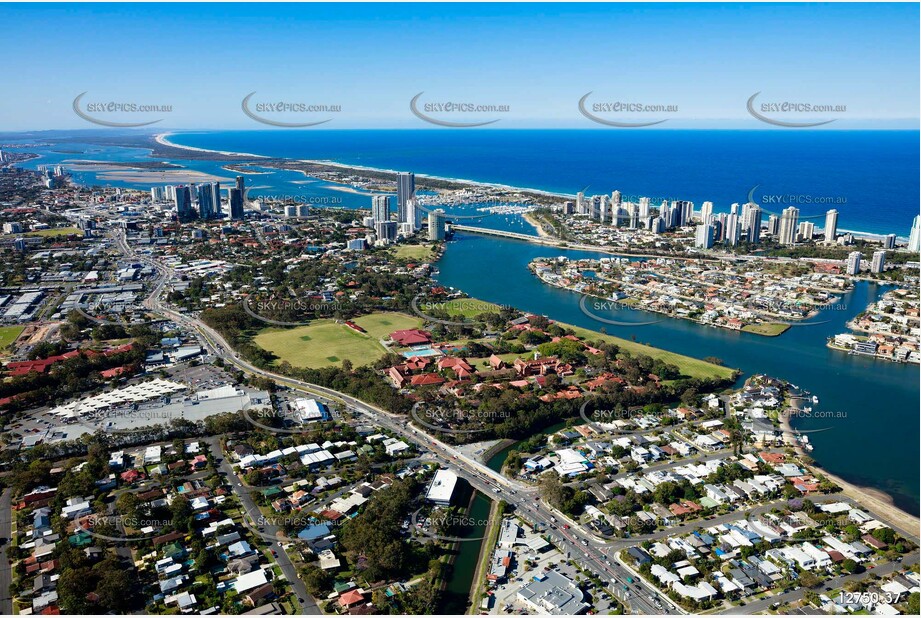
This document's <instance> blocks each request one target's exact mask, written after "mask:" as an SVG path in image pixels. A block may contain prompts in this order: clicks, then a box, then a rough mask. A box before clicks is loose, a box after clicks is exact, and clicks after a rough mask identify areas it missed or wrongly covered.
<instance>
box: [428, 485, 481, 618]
mask: <svg viewBox="0 0 921 618" xmlns="http://www.w3.org/2000/svg"><path fill="white" fill-rule="evenodd" d="M470 491H471V490H470V489H469V486H468V491H466V492H464V495H463V497H462V498H461V501H462V503H468V502H466V500H467V499H468V498H469V496H470ZM472 491H473V502H472V503H470V504H471V506H470V511H469V512H468V514H467V517H469V520H470V523H471V525H469V526H465V527H464V528H463V530H462V531H460V532H458V534H457V536H458V537H460V538H463V539H469V540H467V541H461V542H459V543H457V544H456V548H455V550H454V552H455V553H454V565H453V568H452V571H451V574H450V575H449V576H448V581H447V585H446V586H445V589H444V591H443V593H442V596H441V602H440V603H439V607H438V613H439V614H466V613H467V609H468V606H467V603H468V601H469V599H470V591H471V588H472V587H473V584H474V581H473V577H474V574H475V572H476V568H477V563H478V561H479V558H480V550H481V548H483V543H484V542H485V539H484V537H485V535H486V528H487V525H486V522H487V520H488V518H489V509H490V506H491V504H492V501H491V500H490V499H489V498H488V497H486V496H485V495H483V494H482V493H480V492H478V491H476V490H472Z"/></svg>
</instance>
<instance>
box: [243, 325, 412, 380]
mask: <svg viewBox="0 0 921 618" xmlns="http://www.w3.org/2000/svg"><path fill="white" fill-rule="evenodd" d="M354 322H355V323H356V324H358V325H359V326H361V327H362V328H364V329H365V330H366V331H367V333H366V334H363V333H358V332H356V331H355V330H353V329H351V328H349V327H348V326H346V325H345V324H342V323H336V321H335V320H317V321H316V322H313V323H312V324H308V325H307V326H299V327H297V328H290V329H280V328H267V329H265V330H263V331H261V332H260V333H259V334H258V335H256V338H255V343H256V345H258V346H259V347H261V348H263V349H264V350H268V351H270V352H272V353H274V354H275V355H276V356H278V358H279V362H281V361H287V362H289V363H291V364H292V365H294V366H295V367H311V368H315V369H316V368H320V367H329V366H332V365H340V364H341V363H342V361H343V360H345V359H348V360H350V361H352V364H354V365H355V366H356V367H357V366H360V365H367V364H369V363H371V362H373V361H375V360H377V359H378V358H380V357H381V356H383V355H384V353H385V352H386V349H385V348H384V346H382V345H381V344H380V341H379V340H380V339H383V338H385V337H386V336H387V335H389V334H390V333H392V332H393V331H395V330H404V329H407V328H418V327H420V326H422V320H421V319H419V318H416V317H414V316H410V315H406V314H403V313H374V314H371V315H365V316H362V317H360V318H356V319H355V320H354Z"/></svg>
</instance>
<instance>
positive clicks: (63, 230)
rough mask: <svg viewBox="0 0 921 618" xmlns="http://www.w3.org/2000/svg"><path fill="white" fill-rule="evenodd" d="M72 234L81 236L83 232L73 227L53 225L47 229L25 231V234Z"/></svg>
mask: <svg viewBox="0 0 921 618" xmlns="http://www.w3.org/2000/svg"><path fill="white" fill-rule="evenodd" d="M72 234H79V235H81V236H82V235H83V232H81V231H80V230H79V229H77V228H75V227H53V228H51V229H48V230H38V231H35V232H27V233H26V236H70V235H72Z"/></svg>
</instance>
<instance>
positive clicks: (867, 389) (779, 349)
mask: <svg viewBox="0 0 921 618" xmlns="http://www.w3.org/2000/svg"><path fill="white" fill-rule="evenodd" d="M599 255H600V254H598V253H593V252H586V251H574V250H567V249H557V248H553V247H546V246H541V245H536V244H532V243H528V242H525V241H520V240H514V239H507V238H499V237H493V236H484V235H480V234H471V233H457V234H456V235H455V236H454V239H453V240H452V241H451V242H449V243H448V247H447V250H446V251H445V253H444V255H443V256H442V258H441V260H440V261H439V263H438V269H439V271H440V272H439V274H438V276H437V279H438V281H439V283H441V284H443V285H446V286H452V287H455V288H458V289H460V290H463V291H464V292H466V293H467V294H469V295H470V296H472V297H475V298H479V299H482V300H485V301H489V302H494V303H498V304H507V305H511V306H514V307H517V308H519V309H522V310H524V311H529V312H534V313H539V314H544V315H547V316H549V317H550V318H552V319H555V320H559V321H561V322H567V323H570V324H575V325H578V326H582V327H584V328H589V329H593V330H596V331H597V330H600V328H601V327H602V326H603V327H605V329H606V330H607V332H608V334H611V335H614V336H618V337H622V338H624V339H631V338H635V340H636V341H638V342H640V343H647V344H649V345H652V346H655V347H659V348H663V349H667V350H670V351H672V352H678V353H680V354H685V355H688V356H694V357H697V358H704V357H708V356H714V357H717V358H720V359H722V360H723V363H724V364H725V365H726V366H729V367H733V368H738V369H741V370H742V371H743V372H744V373H743V376H742V378H741V379H745V378H746V377H748V376H751V375H753V374H756V373H765V374H768V375H772V376H775V377H778V378H781V379H785V380H788V381H790V382H791V383H793V384H796V385H797V386H799V387H800V388H803V389H805V390H808V391H809V392H811V393H814V394H815V395H817V396H818V397H819V398H820V403H819V405H818V406H815V409H816V410H821V411H822V413H823V414H825V415H826V417H829V416H830V417H832V418H824V419H817V418H809V419H797V421H796V423H795V427H796V428H797V429H803V430H807V429H820V428H821V429H826V430H825V431H821V432H816V433H813V434H810V440H811V441H812V443H813V445H814V447H815V450H814V451H813V452H812V456H813V457H814V458H815V459H816V461H817V462H818V463H819V464H820V465H821V466H823V467H825V468H826V469H827V470H828V471H829V472H832V473H833V474H837V475H839V476H841V477H842V478H844V479H846V480H848V481H849V482H851V483H854V484H856V485H860V486H867V487H872V488H875V489H879V490H881V491H883V492H885V493H887V494H889V495H890V496H891V497H892V498H893V500H894V502H895V504H896V505H898V506H899V507H900V508H902V509H904V510H906V511H908V512H910V513H912V514H915V515H917V514H918V512H919V505H918V500H919V491H918V486H919V474H918V466H917V459H916V457H917V448H918V442H917V441H918V433H919V413H918V391H919V371H918V367H917V366H916V365H907V364H898V363H891V362H886V361H881V360H875V359H872V358H866V357H861V356H854V355H849V354H846V353H844V352H839V351H836V350H831V349H829V348H827V347H826V345H825V343H826V340H827V338H828V337H829V336H832V335H835V334H837V333H843V332H846V327H845V323H846V322H847V321H848V320H850V319H851V318H852V317H854V316H855V315H857V314H858V313H860V312H861V311H863V310H864V309H865V308H866V306H867V304H868V303H869V302H872V301H873V300H875V299H876V298H878V297H879V296H880V295H881V294H882V293H883V292H884V291H885V290H886V288H885V287H884V286H879V285H876V284H873V283H869V282H858V283H857V285H856V286H855V288H854V289H853V290H852V291H851V292H848V293H847V294H845V295H844V297H843V298H842V300H841V302H840V303H838V304H837V305H836V306H834V307H832V308H829V309H827V310H825V311H823V312H822V313H820V314H819V316H817V317H815V318H813V319H810V320H808V322H809V324H810V325H809V326H795V327H792V328H790V329H789V330H788V331H787V332H786V333H784V334H783V335H780V336H779V337H763V336H760V335H754V334H750V333H742V332H737V331H730V330H726V329H720V328H713V327H707V326H702V325H700V324H697V323H694V322H690V321H687V320H678V319H665V320H663V321H659V322H656V323H653V324H644V325H635V326H623V327H618V326H614V325H611V324H602V323H600V322H598V321H597V320H594V319H592V318H590V317H589V316H588V315H586V314H584V313H582V311H581V310H580V308H579V295H578V294H574V293H572V292H569V291H566V290H561V289H558V288H553V287H550V286H547V285H545V284H542V283H540V281H539V280H538V279H537V278H536V277H535V276H534V275H532V274H531V272H530V271H529V270H528V263H529V262H530V261H531V260H532V259H534V258H536V257H555V256H567V257H569V258H571V259H578V258H598V257H599ZM484 273H488V276H484ZM615 314H616V317H617V319H618V320H622V321H634V322H639V321H648V320H642V319H641V318H638V317H637V316H638V314H640V312H636V311H632V310H629V309H615V308H612V309H610V310H609V311H608V312H607V313H604V314H602V317H607V318H613V317H615ZM640 315H641V314H640ZM508 450H510V449H504V450H503V451H501V452H500V453H498V454H496V455H495V456H494V457H493V458H492V460H491V463H490V467H493V468H495V467H497V465H501V462H499V459H498V458H499V457H500V456H502V455H501V454H502V453H505V454H506V455H507V452H508ZM497 462H499V463H497Z"/></svg>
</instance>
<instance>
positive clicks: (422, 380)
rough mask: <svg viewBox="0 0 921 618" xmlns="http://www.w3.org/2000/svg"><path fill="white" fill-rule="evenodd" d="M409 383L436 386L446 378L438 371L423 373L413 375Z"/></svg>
mask: <svg viewBox="0 0 921 618" xmlns="http://www.w3.org/2000/svg"><path fill="white" fill-rule="evenodd" d="M409 383H410V384H412V385H413V386H436V385H439V384H444V383H445V379H444V378H442V377H441V376H440V375H438V374H437V373H423V374H420V375H417V376H413V377H412V378H411V379H410V381H409Z"/></svg>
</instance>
